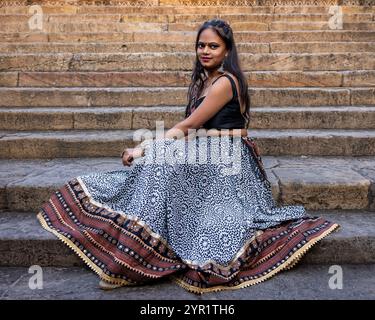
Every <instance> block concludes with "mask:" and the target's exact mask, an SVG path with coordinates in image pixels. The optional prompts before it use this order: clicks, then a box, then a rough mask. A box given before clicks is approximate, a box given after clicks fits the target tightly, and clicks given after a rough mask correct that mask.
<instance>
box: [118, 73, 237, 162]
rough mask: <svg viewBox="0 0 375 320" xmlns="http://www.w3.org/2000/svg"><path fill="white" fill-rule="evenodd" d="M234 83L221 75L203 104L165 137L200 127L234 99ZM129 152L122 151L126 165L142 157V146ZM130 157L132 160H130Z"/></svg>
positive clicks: (186, 133)
mask: <svg viewBox="0 0 375 320" xmlns="http://www.w3.org/2000/svg"><path fill="white" fill-rule="evenodd" d="M232 95H233V92H232V85H231V83H230V81H229V79H227V78H226V77H221V78H219V79H218V80H217V81H215V83H214V84H213V85H212V88H211V89H210V91H209V93H208V94H207V96H206V97H205V98H204V100H203V102H202V103H201V105H200V106H199V107H198V108H197V109H196V110H195V111H194V112H193V113H192V114H191V115H190V116H189V117H188V118H186V119H184V120H182V121H180V122H179V123H177V124H176V125H174V126H173V127H172V128H171V129H169V130H168V131H167V132H166V133H165V136H164V137H165V138H177V139H180V138H183V137H185V136H187V135H188V134H189V129H199V128H200V127H201V126H202V125H203V124H204V123H206V122H207V121H208V120H210V119H211V118H212V117H213V116H214V115H215V114H216V113H217V112H219V111H220V109H221V108H223V107H224V106H225V105H226V104H227V102H229V101H230V100H231V99H232ZM127 150H129V151H130V153H128V154H124V152H125V150H124V152H123V153H122V157H123V162H124V165H130V163H131V162H132V160H133V159H135V158H139V157H142V156H143V155H144V150H143V148H141V147H136V148H134V149H127ZM129 159H130V160H129Z"/></svg>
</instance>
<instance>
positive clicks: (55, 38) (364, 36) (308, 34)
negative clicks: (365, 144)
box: [1, 30, 375, 44]
mask: <svg viewBox="0 0 375 320" xmlns="http://www.w3.org/2000/svg"><path fill="white" fill-rule="evenodd" d="M234 36H235V39H236V42H239V43H240V42H256V43H263V42H312V41H324V42H332V41H350V42H364V41H374V38H375V31H372V30H369V31H366V30H360V31H359V30H353V31H351V30H309V31H272V30H271V31H239V32H234ZM195 39H196V31H194V32H192V31H165V32H160V31H155V32H151V31H145V32H142V31H140V32H133V31H129V32H126V31H125V32H124V31H122V32H96V33H93V32H91V33H84V32H71V33H65V32H63V33H48V34H47V33H45V32H36V31H32V32H28V33H26V32H24V33H19V32H10V33H2V34H1V42H23V43H28V42H63V43H66V42H80V43H87V42H97V43H103V42H104V43H111V42H120V41H125V42H154V43H155V42H158V43H163V42H165V43H170V42H184V43H191V44H193V43H194V41H195Z"/></svg>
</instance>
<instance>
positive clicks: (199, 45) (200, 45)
mask: <svg viewBox="0 0 375 320" xmlns="http://www.w3.org/2000/svg"><path fill="white" fill-rule="evenodd" d="M198 47H199V48H202V47H204V45H203V44H198ZM210 47H211V48H212V49H215V48H217V47H218V46H217V45H215V44H212V45H211V46H210Z"/></svg>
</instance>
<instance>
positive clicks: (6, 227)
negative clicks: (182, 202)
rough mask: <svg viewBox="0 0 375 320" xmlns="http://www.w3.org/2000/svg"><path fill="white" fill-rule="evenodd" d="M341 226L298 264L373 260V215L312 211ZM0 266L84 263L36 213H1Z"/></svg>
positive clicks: (374, 223)
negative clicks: (48, 229) (44, 227)
mask: <svg viewBox="0 0 375 320" xmlns="http://www.w3.org/2000/svg"><path fill="white" fill-rule="evenodd" d="M308 215H309V216H323V217H325V218H326V219H328V220H330V221H334V222H336V223H338V224H339V225H340V226H341V230H338V232H334V233H332V234H331V235H330V236H329V237H327V238H324V239H322V240H321V241H319V242H318V243H317V244H316V245H315V246H314V247H313V248H312V250H311V251H309V252H308V255H306V256H304V257H303V259H302V260H301V261H300V264H302V265H306V264H310V265H313V264H339V265H341V264H347V263H350V264H370V263H375V250H374V249H375V215H374V214H373V212H366V211H365V212H362V211H334V212H325V211H311V212H308ZM0 252H1V254H2V259H1V261H0V267H21V266H22V267H26V266H27V267H29V266H31V265H39V266H41V267H44V266H55V267H68V266H83V265H84V263H83V262H82V261H81V260H80V259H79V258H78V257H77V256H76V255H75V253H74V252H73V251H72V250H71V249H69V248H68V247H67V246H65V245H64V244H63V243H62V242H61V241H60V240H59V239H57V238H56V237H55V236H54V235H53V234H51V233H49V232H47V231H45V230H44V229H42V227H41V225H40V224H39V222H38V221H37V218H36V214H35V213H18V212H7V213H4V212H3V213H1V214H0Z"/></svg>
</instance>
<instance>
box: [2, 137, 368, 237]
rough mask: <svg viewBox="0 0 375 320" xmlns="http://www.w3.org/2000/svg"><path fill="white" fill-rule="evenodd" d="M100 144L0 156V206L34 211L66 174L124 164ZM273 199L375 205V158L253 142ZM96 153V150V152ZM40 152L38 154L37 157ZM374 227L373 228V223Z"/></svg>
mask: <svg viewBox="0 0 375 320" xmlns="http://www.w3.org/2000/svg"><path fill="white" fill-rule="evenodd" d="M123 144H124V143H123V142H122V143H119V147H118V148H117V149H116V151H117V154H115V157H113V158H111V157H108V153H106V152H105V151H106V150H103V152H102V153H101V155H99V156H97V157H96V158H95V157H91V158H84V157H83V155H82V156H81V158H78V157H77V158H72V157H71V158H60V159H35V160H25V159H21V160H15V159H8V160H5V159H0V173H1V174H0V209H2V210H9V211H23V212H27V211H29V212H30V211H31V212H37V210H38V209H39V208H40V206H41V205H42V204H43V203H44V202H45V201H47V200H48V199H49V196H50V195H51V194H52V193H53V192H54V191H56V190H57V189H58V188H60V187H61V186H62V185H63V184H64V183H65V182H67V181H68V180H70V179H72V178H74V177H77V176H80V175H85V174H89V173H91V172H109V171H116V170H128V169H130V168H129V167H124V166H123V165H122V162H121V156H120V153H121V151H122V150H123V149H124V146H123ZM259 147H260V152H261V155H262V160H263V164H264V167H265V169H266V172H267V176H268V179H269V181H270V183H271V186H272V193H273V197H274V199H275V201H277V203H279V204H285V205H289V204H290V205H293V204H302V205H304V206H305V207H306V208H307V209H309V210H333V209H342V210H346V209H356V210H370V211H375V172H374V168H375V158H374V157H373V156H372V157H318V156H299V157H296V156H281V155H277V156H276V157H275V156H267V155H264V153H263V152H262V151H263V149H264V148H263V147H262V146H261V145H260V144H259ZM98 153H99V152H98ZM40 158H41V157H40ZM374 230H375V229H374Z"/></svg>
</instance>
